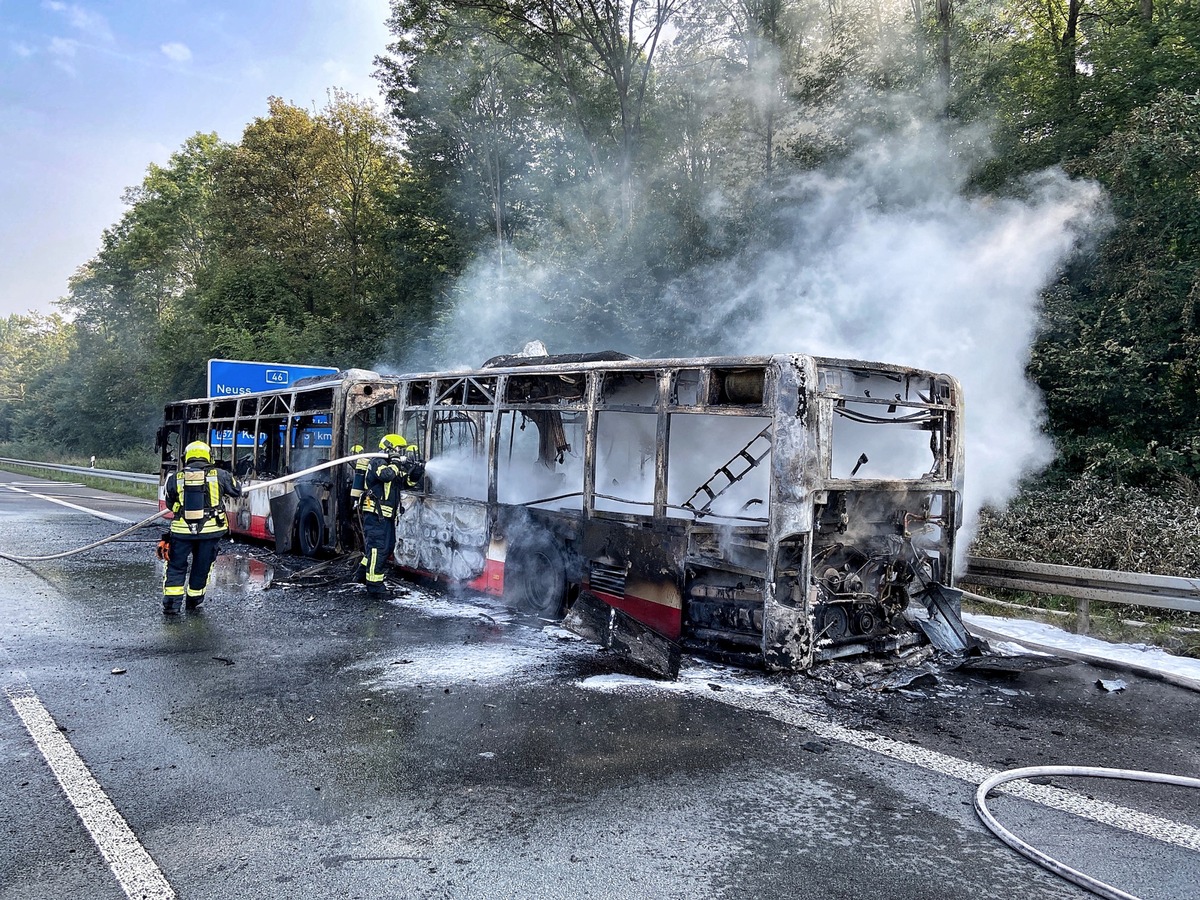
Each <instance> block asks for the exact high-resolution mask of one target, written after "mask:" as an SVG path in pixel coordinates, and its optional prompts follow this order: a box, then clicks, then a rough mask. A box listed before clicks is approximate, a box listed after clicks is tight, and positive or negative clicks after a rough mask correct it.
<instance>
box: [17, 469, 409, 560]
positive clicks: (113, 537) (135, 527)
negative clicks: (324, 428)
mask: <svg viewBox="0 0 1200 900" xmlns="http://www.w3.org/2000/svg"><path fill="white" fill-rule="evenodd" d="M373 458H385V459H386V458H387V454H386V453H355V454H353V455H351V456H343V457H341V458H340V459H331V460H329V461H328V462H323V463H320V464H318V465H315V466H311V467H309V468H307V469H302V470H301V471H299V472H293V473H292V474H290V475H283V476H281V477H279V478H273V479H271V480H270V481H262V482H259V483H258V484H252V485H249V486H247V487H244V488H242V493H244V494H248V493H250V492H251V491H261V490H264V489H265V488H269V487H274V486H276V485H279V484H285V483H286V482H289V481H295V480H297V479H299V478H304V477H305V476H307V475H311V474H312V473H313V472H320V471H321V470H323V469H331V468H333V467H334V466H340V465H343V464H344V463H353V462H356V461H357V460H360V459H373ZM169 512H170V511H169V510H165V509H163V510H159V511H158V512H156V513H155V514H154V515H152V516H148V517H147V518H145V519H142V521H140V522H137V523H135V524H133V525H130V526H129V527H128V528H126V529H125V530H124V531H118V532H117V533H116V534H112V535H109V536H108V537H106V538H101V539H100V540H98V541H93V542H92V543H90V544H87V545H85V546H83V547H76V548H75V549H74V550H64V551H63V552H61V553H48V554H46V555H44V556H16V555H13V554H10V553H2V552H0V559H7V560H9V561H10V562H18V563H25V562H44V561H46V560H51V559H62V558H64V557H67V556H74V555H75V554H77V553H84V552H86V551H88V550H94V549H95V548H96V547H100V546H102V545H104V544H108V543H111V542H113V541H115V540H118V539H119V538H123V537H125V535H127V534H132V533H133V532H135V531H137V530H138V529H139V528H145V527H146V526H147V525H149V524H150V523H151V522H155V521H157V520H159V519H161V518H163V517H164V516H166V515H167V514H168V513H169Z"/></svg>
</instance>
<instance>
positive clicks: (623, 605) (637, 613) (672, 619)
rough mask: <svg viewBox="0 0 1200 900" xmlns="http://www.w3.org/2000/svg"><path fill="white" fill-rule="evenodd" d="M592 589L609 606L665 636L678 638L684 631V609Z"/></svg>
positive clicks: (628, 595)
mask: <svg viewBox="0 0 1200 900" xmlns="http://www.w3.org/2000/svg"><path fill="white" fill-rule="evenodd" d="M590 590H591V592H592V593H593V594H595V595H596V596H597V597H599V598H600V599H601V600H603V601H604V602H605V603H607V604H608V605H609V606H612V607H616V608H617V609H619V610H621V612H623V613H628V614H629V615H631V616H633V617H634V618H635V619H637V620H638V621H639V622H641V623H642V624H643V625H648V626H649V627H650V628H653V629H654V630H655V631H657V632H658V633H659V634H661V635H663V636H664V637H669V638H671V640H678V639H679V635H680V634H682V633H683V621H682V612H683V611H682V610H679V609H675V608H673V607H670V606H664V605H663V604H661V603H655V602H654V601H653V600H645V599H643V598H641V597H634V596H632V595H630V594H626V595H625V596H624V597H618V596H617V595H616V594H606V593H605V592H604V591H598V590H596V589H595V588H590Z"/></svg>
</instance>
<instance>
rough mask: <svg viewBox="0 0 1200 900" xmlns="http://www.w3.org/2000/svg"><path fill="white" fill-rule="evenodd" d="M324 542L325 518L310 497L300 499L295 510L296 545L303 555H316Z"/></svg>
mask: <svg viewBox="0 0 1200 900" xmlns="http://www.w3.org/2000/svg"><path fill="white" fill-rule="evenodd" d="M324 543H325V520H324V518H323V517H322V516H321V507H320V506H319V505H318V504H317V501H316V500H314V499H313V498H312V497H305V498H304V499H303V500H301V501H300V506H299V508H298V509H297V510H296V547H297V548H298V549H299V550H300V552H301V553H303V554H304V555H305V556H316V555H317V554H318V553H320V552H321V547H322V546H323V545H324Z"/></svg>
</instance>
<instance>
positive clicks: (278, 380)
mask: <svg viewBox="0 0 1200 900" xmlns="http://www.w3.org/2000/svg"><path fill="white" fill-rule="evenodd" d="M337 371H338V370H337V369H331V368H329V367H327V366H297V365H293V364H291V363H265V362H243V361H242V360H238V359H210V360H209V361H208V396H210V397H230V396H233V395H235V394H253V393H257V392H258V391H277V390H280V389H281V388H286V387H291V386H292V385H293V384H294V383H295V382H296V381H297V380H298V379H300V378H308V377H309V376H312V375H333V374H334V373H336V372H337Z"/></svg>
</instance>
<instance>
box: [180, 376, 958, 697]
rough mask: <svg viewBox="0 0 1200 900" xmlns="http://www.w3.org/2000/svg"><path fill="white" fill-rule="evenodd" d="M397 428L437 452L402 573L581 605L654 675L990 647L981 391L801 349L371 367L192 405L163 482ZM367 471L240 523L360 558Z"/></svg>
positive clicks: (541, 602) (318, 482)
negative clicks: (975, 535) (971, 438)
mask: <svg viewBox="0 0 1200 900" xmlns="http://www.w3.org/2000/svg"><path fill="white" fill-rule="evenodd" d="M389 432H396V433H399V434H402V435H404V437H405V438H406V439H407V440H408V441H409V442H410V444H415V445H417V446H418V447H419V448H420V449H421V450H422V451H423V453H424V455H425V457H426V467H425V471H426V478H425V480H424V483H423V484H422V485H420V486H419V488H418V489H416V490H413V491H411V492H407V493H406V494H404V506H405V513H404V515H403V516H402V517H401V518H400V520H399V523H398V525H397V539H396V546H395V550H394V561H395V563H396V565H397V566H399V567H400V568H401V569H403V570H405V571H407V572H408V573H410V574H415V575H419V576H424V577H432V578H436V579H439V580H442V581H445V582H449V583H453V584H457V585H463V586H465V587H467V588H470V589H473V590H476V591H482V592H484V593H487V594H492V595H495V596H498V597H502V598H504V600H505V602H506V603H508V604H510V605H512V606H514V607H516V608H518V609H520V610H522V611H524V612H526V613H529V614H533V615H537V616H541V617H546V618H554V619H557V618H560V617H563V616H565V619H564V622H565V624H566V626H567V627H568V628H571V629H572V630H574V631H577V632H578V633H580V634H583V635H584V636H586V637H589V638H591V639H593V640H596V641H598V642H599V643H601V644H603V645H605V646H608V647H611V648H614V649H617V650H621V651H623V652H625V653H627V654H628V655H630V656H631V657H633V658H634V659H636V660H638V661H640V662H641V663H643V664H645V665H647V666H650V667H651V668H653V669H655V670H657V671H660V672H666V673H671V674H673V673H674V671H675V670H676V669H677V667H678V664H679V653H680V652H681V651H689V652H699V653H703V654H706V655H711V656H715V657H718V658H721V659H724V660H727V661H730V662H734V663H737V664H741V665H753V666H761V667H765V668H767V669H768V670H782V671H798V670H805V669H808V668H809V667H811V666H812V665H813V664H814V663H816V662H818V661H821V660H828V659H833V658H838V657H843V656H848V655H853V654H863V653H868V654H878V653H890V652H895V651H898V650H901V649H902V648H905V647H908V646H913V645H916V644H919V643H924V642H925V641H926V640H932V641H933V643H935V644H936V645H938V646H939V647H943V648H944V649H962V647H963V646H964V645H965V644H967V643H969V638H968V637H967V636H966V633H965V631H964V630H963V628H962V623H961V621H960V620H959V617H958V610H957V592H956V591H954V590H953V589H952V588H951V587H950V585H952V583H953V580H954V566H955V554H954V549H955V538H956V534H957V531H958V528H959V525H960V523H961V508H962V502H961V497H962V493H961V492H962V396H961V391H960V388H959V385H958V383H957V382H956V381H955V380H954V379H953V378H951V377H949V376H947V375H941V374H936V373H932V372H925V371H919V370H915V369H909V368H904V367H900V366H893V365H886V364H879V363H867V362H860V361H851V360H835V359H825V358H820V357H812V356H803V355H798V354H797V355H777V356H755V357H712V358H697V359H637V358H632V357H626V356H624V355H622V354H616V353H598V354H582V355H574V356H539V357H525V356H507V357H497V358H495V359H493V360H489V361H488V362H487V363H485V364H484V365H483V366H482V367H480V368H479V369H477V370H474V371H464V372H440V373H427V374H418V375H403V376H381V375H376V374H374V373H371V372H365V371H363V370H349V371H346V372H342V373H339V374H338V375H331V376H322V377H319V378H313V379H304V380H303V381H301V382H298V383H297V385H296V386H294V387H293V388H291V389H290V390H284V391H273V392H267V393H261V394H244V395H240V396H237V397H228V398H208V399H202V400H188V401H182V402H179V403H173V404H170V405H169V406H167V408H166V416H165V422H164V425H163V427H162V429H161V430H160V434H159V444H160V447H161V448H162V478H163V479H164V480H165V478H166V476H167V475H168V474H169V473H170V472H171V471H173V470H174V469H175V466H176V464H177V463H176V461H177V460H178V458H179V448H181V447H183V446H186V444H187V443H188V442H189V441H191V440H195V439H198V438H199V439H208V440H210V442H211V443H212V444H213V452H214V459H215V460H217V461H218V464H219V465H224V466H228V467H229V468H231V469H233V470H234V471H235V472H236V473H237V474H238V475H239V476H240V477H241V478H242V479H243V480H245V481H247V482H249V483H254V482H255V481H263V480H267V479H271V478H274V477H277V476H279V475H283V474H286V473H289V472H299V471H302V470H305V469H306V468H308V467H311V466H312V465H314V464H316V463H319V462H322V461H328V460H330V459H337V458H340V457H342V456H346V455H348V454H349V453H350V448H351V447H353V446H354V445H356V444H359V445H362V446H364V447H367V448H368V449H373V448H374V447H375V446H377V444H378V439H379V437H380V436H382V435H383V434H386V433H389ZM348 468H349V467H348V466H346V465H343V466H338V467H336V468H334V469H330V470H326V471H323V472H318V473H314V474H313V475H311V476H305V477H304V478H302V479H300V480H298V481H297V482H294V483H290V484H281V485H278V486H272V487H270V488H269V489H268V490H266V491H260V492H256V493H252V494H249V495H248V496H246V497H243V498H240V499H237V500H232V501H229V502H230V512H231V515H230V521H231V524H232V527H233V530H234V531H235V532H236V533H239V534H242V535H245V536H248V537H254V538H259V539H268V540H274V541H275V542H276V546H277V548H278V549H281V550H286V549H289V548H296V549H298V550H299V551H300V552H302V553H305V554H308V555H319V554H323V553H337V552H347V551H350V550H352V549H354V548H355V546H356V537H355V531H354V528H353V522H354V518H355V517H354V510H353V509H352V508H351V507H350V504H349V492H348V490H347V485H348V482H349V477H350V476H349V472H348V471H347V470H348ZM264 495H269V496H264Z"/></svg>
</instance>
